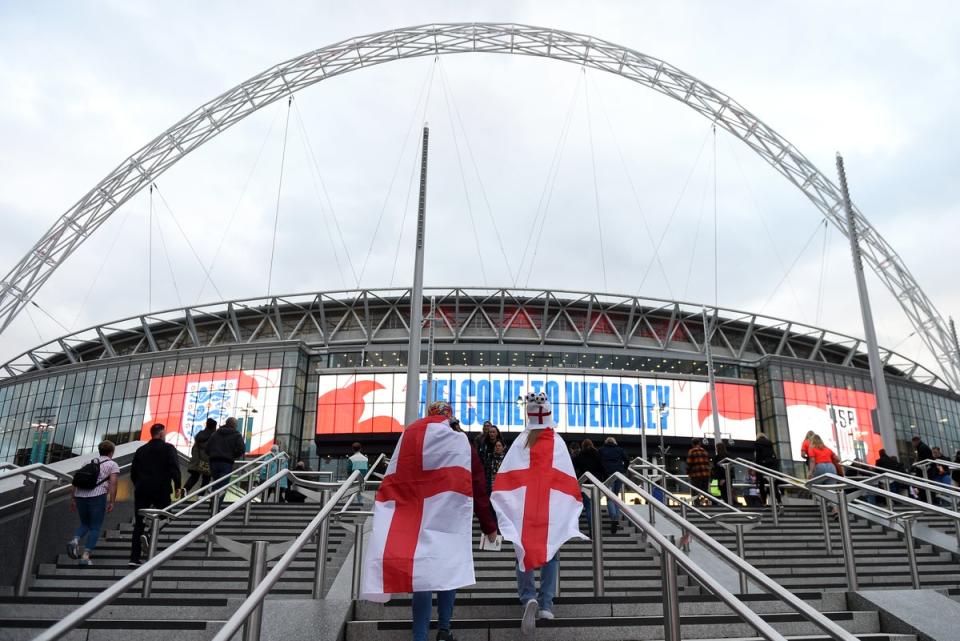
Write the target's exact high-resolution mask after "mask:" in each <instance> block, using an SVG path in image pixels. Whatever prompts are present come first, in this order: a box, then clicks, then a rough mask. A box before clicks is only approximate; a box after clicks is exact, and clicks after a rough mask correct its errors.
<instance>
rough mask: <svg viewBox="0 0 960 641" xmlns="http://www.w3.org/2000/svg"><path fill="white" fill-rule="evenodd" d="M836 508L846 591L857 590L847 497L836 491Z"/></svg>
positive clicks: (855, 564)
mask: <svg viewBox="0 0 960 641" xmlns="http://www.w3.org/2000/svg"><path fill="white" fill-rule="evenodd" d="M837 506H838V507H839V508H840V538H841V540H842V541H843V565H844V568H845V569H846V573H847V589H848V590H850V591H851V592H855V591H857V590H859V589H860V588H859V584H858V582H857V559H856V557H855V556H854V553H853V536H852V535H851V534H850V510H849V509H848V507H847V495H846V493H844V491H843V490H837Z"/></svg>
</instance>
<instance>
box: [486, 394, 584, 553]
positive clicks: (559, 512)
mask: <svg viewBox="0 0 960 641" xmlns="http://www.w3.org/2000/svg"><path fill="white" fill-rule="evenodd" d="M531 397H532V395H530V396H529V397H528V399H527V400H528V403H527V426H526V428H527V429H526V430H525V431H524V432H523V433H522V434H520V435H519V436H518V437H517V439H516V440H515V441H514V443H513V445H512V446H511V448H510V451H508V452H507V455H506V456H505V457H504V459H503V463H501V465H500V470H499V471H498V472H497V476H496V478H495V479H494V482H493V494H491V495H490V502H491V503H493V507H494V509H495V510H496V512H497V523H498V525H499V526H500V532H501V534H503V538H505V539H507V540H508V541H510V542H512V543H513V546H514V549H515V550H516V553H517V562H518V563H519V565H520V569H521V570H524V571H527V570H533V569H536V568H538V567H540V566H542V565H543V564H545V563H546V562H547V561H549V560H550V559H552V558H553V555H554V554H556V553H557V550H559V549H560V546H561V545H563V544H564V543H565V542H567V541H568V540H570V539H573V538H581V539H586V538H587V537H586V536H584V535H583V534H582V533H581V532H580V526H579V521H580V511H581V510H582V509H583V501H582V499H581V496H580V485H579V484H578V483H577V478H576V473H575V472H574V471H573V463H572V462H571V460H570V453H569V452H568V451H567V446H566V445H565V444H564V442H563V439H561V438H559V437H557V435H556V433H555V432H554V430H553V429H552V426H553V421H552V418H551V414H550V412H551V407H550V403H549V401H546V399H545V397H544V396H543V395H542V394H541V395H540V397H539V399H537V400H535V401H532V402H531ZM534 398H536V397H534ZM545 417H547V418H545ZM547 425H550V426H551V427H546V426H547ZM541 426H544V427H543V429H542V430H541V431H540V432H539V436H538V437H537V440H536V443H534V445H533V446H532V447H527V438H528V435H529V434H530V431H529V430H530V428H536V429H540V428H541Z"/></svg>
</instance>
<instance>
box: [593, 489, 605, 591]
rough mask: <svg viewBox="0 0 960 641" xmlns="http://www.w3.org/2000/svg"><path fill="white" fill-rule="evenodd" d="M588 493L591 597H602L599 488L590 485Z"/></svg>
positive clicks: (601, 520) (601, 538) (601, 528)
mask: <svg viewBox="0 0 960 641" xmlns="http://www.w3.org/2000/svg"><path fill="white" fill-rule="evenodd" d="M589 491H590V529H591V530H592V531H593V532H592V533H593V537H592V538H593V541H591V547H592V551H593V596H603V593H604V587H603V579H604V576H603V517H602V516H601V514H602V512H601V510H600V497H601V494H600V488H599V487H597V486H596V485H592V486H590V488H589Z"/></svg>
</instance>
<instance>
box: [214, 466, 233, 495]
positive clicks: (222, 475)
mask: <svg viewBox="0 0 960 641" xmlns="http://www.w3.org/2000/svg"><path fill="white" fill-rule="evenodd" d="M231 474H233V463H230V462H228V461H210V476H211V477H212V478H213V480H214V481H215V483H214V485H213V487H212V488H211V489H210V492H211V493H213V492H216V491H217V490H219V489H220V488H222V487H226V486H227V484H228V483H230V475H231ZM222 501H223V494H221V495H220V496H218V497H217V504H218V505H219V504H220V503H221V502H222Z"/></svg>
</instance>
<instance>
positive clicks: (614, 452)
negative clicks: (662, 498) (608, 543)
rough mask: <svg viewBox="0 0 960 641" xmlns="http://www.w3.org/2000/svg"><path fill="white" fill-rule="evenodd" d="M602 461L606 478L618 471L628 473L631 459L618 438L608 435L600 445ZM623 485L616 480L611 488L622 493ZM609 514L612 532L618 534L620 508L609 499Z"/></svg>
mask: <svg viewBox="0 0 960 641" xmlns="http://www.w3.org/2000/svg"><path fill="white" fill-rule="evenodd" d="M600 462H601V463H603V475H604V479H605V478H606V477H608V476H610V475H611V474H614V473H616V472H620V473H621V474H626V473H627V466H628V465H629V464H630V459H629V458H627V453H626V452H625V451H624V450H623V448H622V447H620V446H619V445H617V439H615V438H613V437H612V436H608V437H607V438H606V439H604V441H603V445H602V446H601V447H600ZM622 487H623V483H621V482H620V481H614V482H613V485H611V487H610V489H611V490H613V491H614V492H616V493H617V494H620V489H621V488H622ZM607 515H608V516H609V517H610V521H611V522H610V533H611V534H616V533H617V530H619V529H620V508H619V506H617V504H616V503H615V502H614V501H607Z"/></svg>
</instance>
